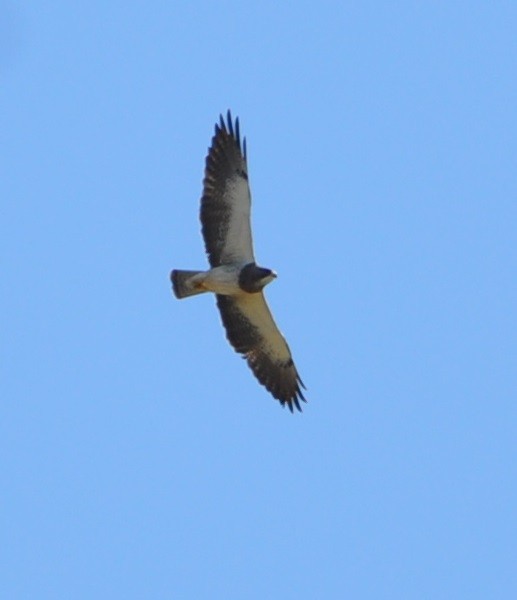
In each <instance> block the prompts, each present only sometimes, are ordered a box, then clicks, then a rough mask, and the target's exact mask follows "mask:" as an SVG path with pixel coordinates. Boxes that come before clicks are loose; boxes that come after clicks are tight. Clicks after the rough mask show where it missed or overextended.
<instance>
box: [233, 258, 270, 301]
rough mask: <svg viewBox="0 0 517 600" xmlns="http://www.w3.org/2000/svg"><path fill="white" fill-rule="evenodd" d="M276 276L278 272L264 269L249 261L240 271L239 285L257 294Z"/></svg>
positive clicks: (249, 292) (250, 292)
mask: <svg viewBox="0 0 517 600" xmlns="http://www.w3.org/2000/svg"><path fill="white" fill-rule="evenodd" d="M276 277H277V275H276V273H275V272H274V271H272V270H271V269H264V268H263V267H259V266H257V265H256V264H255V263H249V264H248V265H246V266H245V267H243V268H242V270H241V272H240V275H239V286H240V288H241V289H242V290H244V291H245V292H248V294H256V293H257V292H260V291H262V290H263V288H264V287H265V286H266V285H267V284H268V283H271V282H272V281H273V279H276Z"/></svg>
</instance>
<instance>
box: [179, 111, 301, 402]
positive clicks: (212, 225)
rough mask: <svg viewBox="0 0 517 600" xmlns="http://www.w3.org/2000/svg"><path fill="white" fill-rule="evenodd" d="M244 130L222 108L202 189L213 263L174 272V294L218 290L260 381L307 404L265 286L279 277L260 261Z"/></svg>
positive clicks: (232, 331) (229, 328)
mask: <svg viewBox="0 0 517 600" xmlns="http://www.w3.org/2000/svg"><path fill="white" fill-rule="evenodd" d="M250 209H251V193H250V187H249V182H248V164H247V158H246V138H244V139H243V141H242V144H241V138H240V132H239V119H238V118H237V119H236V120H235V123H234V122H233V121H232V116H231V113H230V111H228V114H227V118H226V121H225V120H224V118H223V116H222V115H221V116H220V120H219V123H217V124H216V125H215V135H214V136H213V138H212V143H211V145H210V148H209V149H208V155H207V157H206V164H205V178H204V180H203V195H202V197H201V214H200V217H201V225H202V233H203V238H204V241H205V248H206V253H207V255H208V261H209V263H210V267H211V268H210V269H209V270H207V271H185V270H178V269H174V270H173V271H172V272H171V281H172V288H173V291H174V294H175V296H176V298H186V297H188V296H194V295H196V294H202V293H205V292H213V293H215V294H216V301H217V307H218V309H219V312H220V313H221V319H222V322H223V325H224V327H225V329H226V336H227V338H228V341H229V342H230V344H231V345H232V346H233V348H234V349H235V350H236V352H239V353H240V354H242V355H243V358H245V359H246V360H247V363H248V365H249V367H250V368H251V370H252V371H253V373H254V374H255V377H256V378H257V379H258V381H259V382H260V383H261V384H262V385H263V386H265V387H266V389H267V390H268V391H269V392H270V393H271V394H272V396H273V397H274V398H276V399H277V400H279V401H280V403H281V404H282V406H285V405H287V406H288V407H289V410H290V411H291V412H293V408H294V407H296V408H297V409H298V410H299V411H301V407H300V400H302V401H303V402H306V400H305V398H304V396H303V393H302V390H301V388H303V389H305V386H304V385H303V382H302V380H301V378H300V375H299V374H298V371H297V369H296V366H295V364H294V362H293V357H292V355H291V351H290V350H289V346H288V345H287V342H286V341H285V339H284V337H283V335H282V334H281V333H280V331H279V329H278V327H277V326H276V323H275V321H274V319H273V316H272V314H271V311H270V310H269V307H268V305H267V303H266V299H265V297H264V292H263V289H264V287H265V286H266V285H267V284H268V283H271V282H272V281H273V280H274V279H275V278H276V276H277V275H276V273H275V272H274V271H272V270H271V269H266V268H263V267H259V266H258V265H257V263H256V262H255V255H254V252H253V243H252V237H251V223H250Z"/></svg>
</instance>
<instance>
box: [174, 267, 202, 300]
mask: <svg viewBox="0 0 517 600" xmlns="http://www.w3.org/2000/svg"><path fill="white" fill-rule="evenodd" d="M202 274H203V271H180V270H178V269H174V271H172V273H171V281H172V289H173V291H174V295H175V296H176V298H187V297H188V296H195V295H196V294H203V293H204V292H206V291H207V290H205V289H203V287H201V285H200V283H201V282H202V278H201V277H197V276H198V275H202Z"/></svg>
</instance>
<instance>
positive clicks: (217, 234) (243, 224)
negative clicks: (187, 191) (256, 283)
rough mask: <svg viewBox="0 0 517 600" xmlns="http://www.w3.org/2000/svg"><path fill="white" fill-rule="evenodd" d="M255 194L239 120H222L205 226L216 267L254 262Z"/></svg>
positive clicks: (208, 173) (210, 164) (211, 163)
mask: <svg viewBox="0 0 517 600" xmlns="http://www.w3.org/2000/svg"><path fill="white" fill-rule="evenodd" d="M250 210H251V194H250V189H249V185H248V166H247V164H246V140H244V143H243V145H242V148H241V139H240V131H239V119H236V120H235V126H234V124H233V122H232V116H231V114H230V111H228V115H227V123H225V121H224V119H223V117H222V116H221V120H220V123H219V124H218V125H216V126H215V135H214V137H213V138H212V144H211V146H210V148H209V150H208V156H207V157H206V167H205V178H204V180H203V196H202V198H201V215H200V216H201V225H202V232H203V238H204V240H205V248H206V252H207V254H208V260H209V262H210V265H211V266H212V267H218V266H220V265H222V264H228V263H240V262H242V263H249V262H254V260H255V259H254V256H253V243H252V238H251V225H250Z"/></svg>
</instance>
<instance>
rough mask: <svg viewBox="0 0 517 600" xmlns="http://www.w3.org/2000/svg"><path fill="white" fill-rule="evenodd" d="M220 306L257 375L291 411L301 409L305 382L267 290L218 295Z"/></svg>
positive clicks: (235, 342) (234, 342) (231, 334)
mask: <svg viewBox="0 0 517 600" xmlns="http://www.w3.org/2000/svg"><path fill="white" fill-rule="evenodd" d="M217 306H218V308H219V311H220V313H221V317H222V321H223V325H224V327H225V329H226V335H227V337H228V340H229V342H230V344H231V345H232V346H233V347H234V348H235V350H236V351H237V352H240V353H241V354H243V355H244V356H245V358H246V360H247V362H248V365H249V367H250V368H251V370H252V371H253V373H254V374H255V377H256V378H257V379H258V380H259V382H260V383H261V384H262V385H263V386H265V387H266V389H267V390H268V391H269V392H271V394H272V395H273V397H274V398H276V399H277V400H279V401H280V403H281V404H282V405H285V404H287V406H288V407H289V410H290V411H291V412H293V407H296V408H297V409H298V410H299V411H301V410H302V409H301V407H300V400H302V401H303V402H306V400H305V398H304V396H303V393H302V390H301V388H304V389H305V386H304V385H303V382H302V380H301V378H300V375H299V374H298V371H297V370H296V367H295V365H294V362H293V358H292V356H291V351H290V350H289V346H288V345H287V342H286V341H285V339H284V337H283V336H282V334H281V333H280V331H279V329H278V327H277V326H276V324H275V322H274V320H273V317H272V315H271V312H270V310H269V307H268V305H267V304H266V300H265V298H264V294H263V293H262V292H260V293H258V294H246V295H242V296H221V295H218V296H217Z"/></svg>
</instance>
